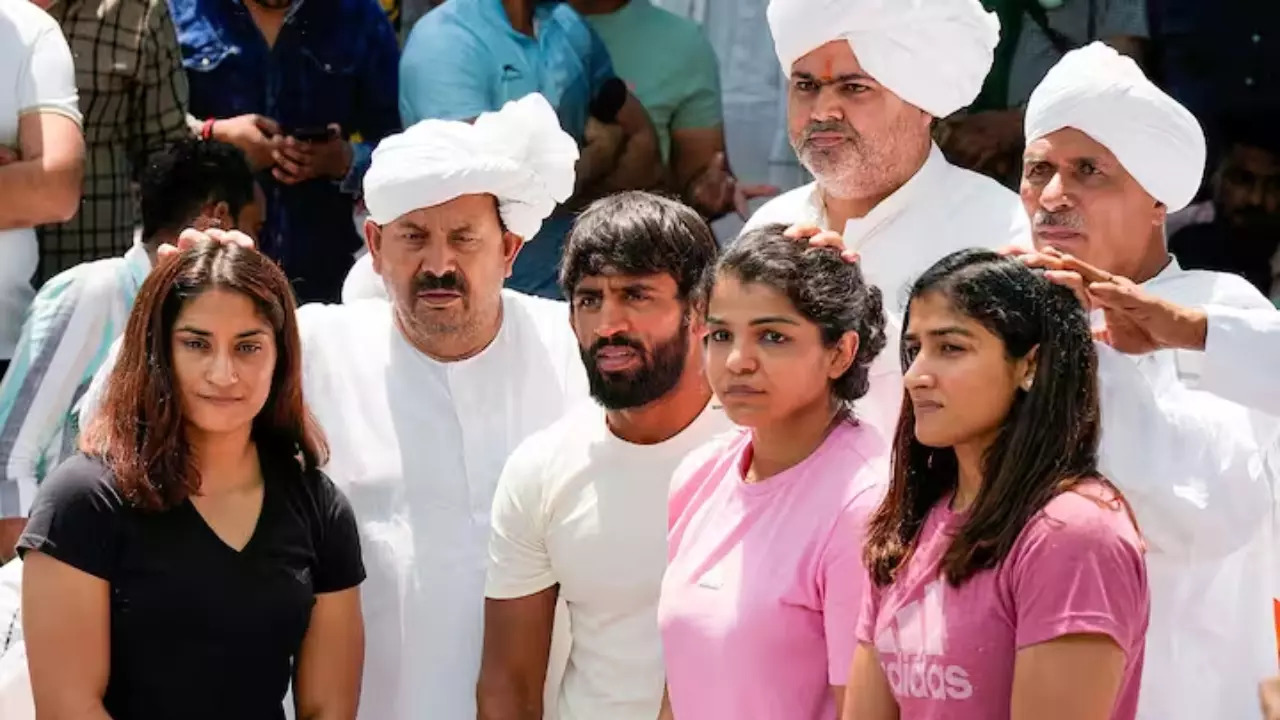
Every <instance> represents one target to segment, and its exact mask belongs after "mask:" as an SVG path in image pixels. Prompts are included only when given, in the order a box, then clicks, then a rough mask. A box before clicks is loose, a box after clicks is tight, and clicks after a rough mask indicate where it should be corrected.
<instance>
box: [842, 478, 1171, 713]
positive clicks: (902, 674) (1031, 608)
mask: <svg viewBox="0 0 1280 720" xmlns="http://www.w3.org/2000/svg"><path fill="white" fill-rule="evenodd" d="M1113 497H1114V493H1113V492H1112V491H1110V490H1109V489H1107V488H1106V487H1105V486H1104V485H1101V484H1098V483H1090V484H1086V485H1082V486H1079V487H1077V488H1076V489H1075V490H1073V491H1070V492H1066V493H1063V494H1061V495H1059V496H1057V497H1055V498H1054V499H1053V500H1050V501H1049V504H1048V505H1046V506H1045V508H1044V510H1042V511H1041V512H1039V513H1037V514H1036V515H1034V516H1032V519H1031V520H1030V522H1028V523H1027V526H1026V527H1025V528H1023V530H1022V533H1021V534H1020V535H1019V536H1018V539H1017V541H1016V542H1015V543H1014V546H1013V549H1012V551H1011V552H1010V553H1009V555H1008V556H1007V557H1006V558H1005V559H1004V561H1003V562H1001V563H1000V564H999V565H998V566H996V568H994V569H992V570H986V571H983V572H979V573H977V574H976V575H974V576H972V577H971V578H970V579H969V580H968V581H967V582H965V583H964V584H963V585H961V586H960V587H959V588H955V587H952V586H951V585H950V584H949V583H948V582H947V581H946V579H945V578H943V577H942V576H941V575H940V574H939V571H938V566H939V563H940V561H941V559H942V556H943V555H944V554H945V553H946V551H947V548H948V547H949V546H950V544H951V539H952V534H953V533H954V532H955V531H957V530H959V528H960V526H961V525H962V524H963V522H964V518H965V516H964V515H963V514H959V513H955V512H953V511H952V510H951V509H950V498H947V499H945V500H943V501H942V502H941V503H939V504H938V506H937V507H935V508H934V509H933V510H932V511H931V512H930V513H929V517H928V518H927V519H926V520H925V524H924V527H923V528H922V529H921V532H920V540H919V544H918V545H917V547H916V552H915V554H914V555H913V556H912V558H911V560H910V561H909V562H908V564H907V567H906V568H905V569H904V570H903V571H902V572H901V573H900V574H899V577H898V579H897V581H896V582H894V583H893V584H892V585H890V586H888V587H883V588H877V587H874V586H872V587H871V588H870V590H869V591H868V592H867V593H866V599H865V602H864V603H863V606H862V613H861V618H860V620H859V622H858V640H859V641H860V642H863V643H866V644H869V645H870V644H874V645H875V647H876V651H877V652H878V653H879V656H880V666H881V667H882V668H883V669H884V672H885V677H886V678H888V680H889V685H890V686H891V687H892V688H893V694H894V697H895V698H897V701H898V708H899V710H900V712H901V717H902V718H903V719H904V720H929V719H933V718H937V719H939V720H941V719H942V718H946V720H989V719H990V718H1007V717H1009V705H1010V700H1011V696H1012V693H1013V665H1014V658H1015V656H1016V654H1017V652H1018V650H1020V649H1021V648H1025V647H1027V646H1029V645H1035V644H1037V643H1042V642H1045V641H1048V640H1052V639H1054V638H1057V637H1062V636H1063V635H1072V634H1076V633H1101V634H1104V635H1108V636H1110V637H1111V638H1112V639H1113V640H1115V642H1116V644H1118V645H1119V646H1120V648H1121V649H1122V650H1123V651H1124V653H1125V668H1124V679H1123V681H1122V683H1121V685H1120V694H1119V696H1118V697H1117V700H1116V705H1115V708H1114V710H1113V711H1112V715H1111V717H1112V718H1114V719H1115V720H1132V718H1133V717H1134V714H1135V713H1136V711H1137V705H1138V685H1139V681H1140V679H1141V676H1142V654H1143V647H1144V645H1145V639H1146V634H1147V615H1148V613H1149V610H1150V598H1149V596H1148V594H1147V570H1146V563H1145V562H1144V561H1143V556H1142V547H1141V542H1140V540H1139V538H1138V533H1137V531H1136V530H1135V529H1134V526H1133V523H1132V522H1130V520H1129V517H1128V515H1127V514H1126V513H1125V511H1124V509H1123V508H1122V507H1119V506H1118V505H1117V504H1116V503H1114V502H1112V501H1111V499H1112V498H1113Z"/></svg>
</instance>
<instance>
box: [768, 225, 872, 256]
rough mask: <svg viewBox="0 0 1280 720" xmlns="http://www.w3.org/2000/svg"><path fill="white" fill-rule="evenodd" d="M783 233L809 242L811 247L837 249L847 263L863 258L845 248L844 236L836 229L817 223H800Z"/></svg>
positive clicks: (797, 240)
mask: <svg viewBox="0 0 1280 720" xmlns="http://www.w3.org/2000/svg"><path fill="white" fill-rule="evenodd" d="M783 235H784V236H786V237H787V238H790V239H791V240H795V241H796V242H807V243H808V244H809V245H810V246H811V247H823V248H830V249H832V250H835V251H836V252H838V253H840V257H841V258H842V259H843V260H844V261H845V262H847V263H856V262H858V260H860V259H861V257H860V256H859V255H858V253H857V251H855V250H848V249H846V248H845V246H844V236H843V235H841V234H840V233H838V232H835V231H834V230H823V229H822V228H820V227H818V226H817V225H807V224H800V225H792V226H791V227H789V228H787V229H786V231H785V232H784V233H783Z"/></svg>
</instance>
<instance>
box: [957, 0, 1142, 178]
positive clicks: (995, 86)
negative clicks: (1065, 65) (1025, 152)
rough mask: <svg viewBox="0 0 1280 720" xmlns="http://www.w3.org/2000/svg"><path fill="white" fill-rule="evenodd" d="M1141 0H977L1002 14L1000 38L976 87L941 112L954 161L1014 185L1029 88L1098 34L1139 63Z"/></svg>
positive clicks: (1098, 36)
mask: <svg viewBox="0 0 1280 720" xmlns="http://www.w3.org/2000/svg"><path fill="white" fill-rule="evenodd" d="M1146 3H1147V0H982V4H983V5H984V6H986V8H987V9H988V10H992V11H994V12H995V13H996V14H997V15H998V16H999V18H1000V44H999V46H997V47H996V57H995V63H994V64H993V66H992V68H991V72H990V73H989V74H988V75H987V81H986V84H985V85H983V88H982V94H981V95H979V96H978V98H977V100H975V101H974V102H973V104H972V105H970V106H969V108H968V109H967V110H962V111H961V112H959V113H956V114H955V115H953V116H951V117H950V118H947V120H946V121H945V122H943V123H942V124H941V125H940V126H939V128H938V140H939V143H940V144H941V145H942V149H943V151H944V152H945V153H946V155H947V158H948V159H949V160H951V161H952V162H953V163H955V164H957V165H959V166H961V167H964V168H968V169H970V170H975V171H977V172H980V173H983V174H985V175H990V176H991V177H993V178H995V179H997V180H1000V181H1001V182H1003V183H1005V184H1006V185H1009V186H1010V187H1016V185H1017V176H1018V173H1019V172H1020V171H1021V169H1022V148H1023V145H1024V143H1023V138H1022V119H1023V116H1024V114H1025V109H1026V105H1027V99H1028V98H1029V97H1031V91H1032V90H1033V89H1035V87H1036V85H1038V84H1039V83H1040V81H1041V80H1042V79H1044V76H1045V74H1046V73H1047V72H1049V68H1051V67H1053V65H1054V64H1055V63H1056V62H1058V60H1060V59H1061V58H1062V56H1063V55H1065V54H1066V53H1068V52H1069V51H1071V50H1073V49H1075V48H1079V47H1084V46H1085V45H1088V44H1089V43H1091V42H1093V41H1094V40H1101V41H1103V42H1105V43H1107V44H1108V45H1110V46H1111V47H1113V48H1115V49H1116V50H1118V51H1120V52H1121V53H1123V54H1125V55H1128V56H1130V57H1132V58H1134V59H1135V60H1137V61H1138V62H1139V64H1141V63H1142V62H1143V56H1144V54H1145V49H1146V44H1147V42H1146V39H1147V36H1148V35H1149V33H1148V28H1147V6H1146Z"/></svg>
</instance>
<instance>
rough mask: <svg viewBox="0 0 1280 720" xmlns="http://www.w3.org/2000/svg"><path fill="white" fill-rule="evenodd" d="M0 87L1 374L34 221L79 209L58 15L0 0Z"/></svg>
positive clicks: (74, 115)
mask: <svg viewBox="0 0 1280 720" xmlns="http://www.w3.org/2000/svg"><path fill="white" fill-rule="evenodd" d="M0 88H3V89H0V198H3V200H2V201H0V378H3V377H4V374H5V369H6V368H7V367H8V365H9V360H10V358H12V357H13V352H14V344H15V343H16V342H17V341H18V331H19V328H20V327H21V326H22V316H23V313H24V312H25V311H26V309H27V306H28V305H29V304H30V303H31V297H32V295H33V294H34V293H33V290H32V288H31V277H32V275H34V274H35V272H36V267H37V265H38V263H39V246H38V245H37V244H36V233H35V230H34V229H33V228H34V227H35V226H36V225H39V224H41V223H47V222H59V221H62V220H66V219H67V218H69V217H71V216H72V215H74V214H75V212H76V210H77V208H78V207H79V205H80V179H81V173H82V172H83V168H84V140H83V138H82V136H81V132H80V120H81V117H80V110H79V107H78V105H77V97H76V77H75V67H74V66H73V65H72V60H71V51H70V49H68V47H67V41H66V40H65V39H64V38H63V37H62V33H61V32H60V31H59V29H58V24H57V22H55V21H54V20H53V18H51V17H49V15H48V14H47V13H45V11H44V10H41V9H40V8H39V7H37V6H36V5H33V4H31V3H29V2H26V1H25V0H22V1H17V0H5V1H4V2H0ZM0 502H2V499H0ZM0 552H3V549H2V548H0Z"/></svg>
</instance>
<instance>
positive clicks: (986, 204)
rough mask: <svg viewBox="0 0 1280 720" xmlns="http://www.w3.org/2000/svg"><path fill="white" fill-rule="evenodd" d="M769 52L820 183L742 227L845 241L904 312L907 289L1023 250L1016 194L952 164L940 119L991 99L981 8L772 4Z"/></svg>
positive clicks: (946, 3) (809, 0)
mask: <svg viewBox="0 0 1280 720" xmlns="http://www.w3.org/2000/svg"><path fill="white" fill-rule="evenodd" d="M768 17H769V25H770V28H771V29H772V31H773V39H774V47H775V50H776V51H777V55H778V59H779V61H780V62H781V63H782V67H783V72H784V73H787V74H789V77H790V83H789V89H788V126H789V133H790V136H791V143H792V146H793V148H794V149H795V151H796V154H797V155H798V156H799V158H800V161H801V163H802V164H803V165H804V166H805V167H806V168H808V170H809V172H811V173H813V175H814V177H815V178H817V180H816V182H815V183H812V184H810V185H806V186H804V187H801V188H797V189H796V190H793V191H791V192H788V193H786V194H785V195H782V196H780V197H778V198H776V199H774V200H772V201H771V202H769V203H768V204H766V205H765V206H764V207H763V208H761V209H760V211H759V212H757V213H756V214H755V215H754V216H753V217H752V218H751V221H750V222H748V223H747V229H748V230H750V229H752V228H755V227H759V226H760V225H764V224H767V223H785V224H789V225H794V224H811V225H817V226H819V227H821V228H822V229H824V230H834V231H836V232H840V233H843V234H844V236H845V242H846V245H847V247H848V249H850V250H854V251H856V252H858V253H859V254H860V255H861V257H862V267H863V272H864V273H866V277H867V279H868V280H869V281H871V282H873V283H875V284H876V285H878V286H880V288H881V290H883V291H884V293H885V298H886V301H887V303H888V308H889V309H890V310H892V311H893V312H894V313H898V314H900V312H901V303H902V301H903V300H904V299H905V298H903V297H902V294H903V291H904V290H905V288H906V286H907V284H908V283H909V281H910V280H912V279H914V278H915V276H917V275H919V274H920V273H921V272H922V271H924V270H925V269H926V268H928V267H929V265H931V264H932V263H933V262H934V261H935V260H938V259H939V258H941V257H943V256H944V255H946V254H948V253H950V252H952V251H954V250H959V249H961V248H965V247H970V246H974V245H979V246H986V247H993V248H994V247H1001V246H1004V245H1008V244H1010V243H1014V244H1026V243H1027V242H1028V234H1027V223H1026V218H1025V217H1024V216H1023V215H1022V213H1021V212H1020V211H1019V209H1018V206H1017V205H1018V204H1017V198H1016V196H1015V195H1014V194H1013V193H1012V192H1010V191H1008V190H1006V189H1005V188H1003V187H1001V186H1000V185H999V184H997V183H996V182H995V181H993V180H990V179H989V178H985V177H982V176H980V175H977V174H976V173H971V172H968V171H966V170H961V169H960V168H957V167H955V166H954V165H951V164H950V163H948V162H947V160H946V158H944V157H943V156H942V151H941V150H940V149H939V148H938V147H937V145H935V144H934V143H933V141H932V139H931V137H930V126H931V125H932V123H933V120H934V119H935V118H940V117H946V116H948V115H950V114H951V113H953V112H955V111H956V110H959V109H960V108H962V107H964V106H965V105H967V104H968V103H969V102H971V101H972V100H973V99H974V98H975V97H976V96H977V95H978V92H979V90H981V89H982V81H983V78H985V77H986V75H987V71H988V70H989V69H990V68H991V62H992V53H993V50H994V48H995V46H996V42H997V40H998V38H999V34H1000V28H999V23H998V21H997V20H996V17H995V15H994V14H993V13H988V12H987V11H986V10H984V9H983V7H982V3H981V2H979V0H772V1H771V2H770V3H769V9H768Z"/></svg>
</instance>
